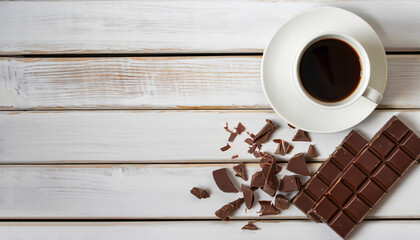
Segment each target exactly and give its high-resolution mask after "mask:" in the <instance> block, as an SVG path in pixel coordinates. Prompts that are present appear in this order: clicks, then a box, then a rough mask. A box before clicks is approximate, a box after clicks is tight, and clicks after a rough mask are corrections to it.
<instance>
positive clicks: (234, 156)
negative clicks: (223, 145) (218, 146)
mask: <svg viewBox="0 0 420 240" xmlns="http://www.w3.org/2000/svg"><path fill="white" fill-rule="evenodd" d="M238 157H239V155H238V154H235V155H233V156H232V157H231V158H232V159H235V158H238Z"/></svg>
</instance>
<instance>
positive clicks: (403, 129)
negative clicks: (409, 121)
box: [385, 120, 410, 142]
mask: <svg viewBox="0 0 420 240" xmlns="http://www.w3.org/2000/svg"><path fill="white" fill-rule="evenodd" d="M408 131H410V129H408V127H407V126H406V125H405V124H404V123H402V122H401V121H400V120H397V121H394V122H392V123H391V125H389V127H387V128H386V129H385V132H387V133H388V134H389V135H390V136H391V137H392V138H394V140H395V141H397V142H400V141H401V139H402V138H403V137H404V136H405V134H407V132H408Z"/></svg>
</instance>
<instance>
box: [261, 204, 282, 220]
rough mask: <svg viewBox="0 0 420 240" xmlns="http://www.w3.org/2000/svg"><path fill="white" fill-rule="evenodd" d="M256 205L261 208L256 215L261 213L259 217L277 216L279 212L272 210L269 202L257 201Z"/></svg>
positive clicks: (272, 207)
mask: <svg viewBox="0 0 420 240" xmlns="http://www.w3.org/2000/svg"><path fill="white" fill-rule="evenodd" d="M258 203H259V204H260V206H261V209H260V211H259V212H257V213H261V214H260V216H264V215H274V214H279V213H280V211H279V210H277V209H276V208H274V206H273V204H271V201H258Z"/></svg>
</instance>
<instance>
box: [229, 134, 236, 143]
mask: <svg viewBox="0 0 420 240" xmlns="http://www.w3.org/2000/svg"><path fill="white" fill-rule="evenodd" d="M237 135H238V134H237V133H231V134H230V136H229V139H228V142H233V140H235V138H236V136H237Z"/></svg>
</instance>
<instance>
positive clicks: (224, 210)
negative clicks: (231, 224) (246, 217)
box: [214, 198, 244, 221]
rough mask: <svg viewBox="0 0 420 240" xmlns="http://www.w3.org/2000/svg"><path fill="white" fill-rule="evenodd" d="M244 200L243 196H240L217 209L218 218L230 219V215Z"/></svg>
mask: <svg viewBox="0 0 420 240" xmlns="http://www.w3.org/2000/svg"><path fill="white" fill-rule="evenodd" d="M243 202H244V199H243V198H238V199H236V200H235V201H233V202H230V203H228V204H226V205H224V206H223V207H221V208H220V209H219V210H217V211H216V212H215V213H214V214H215V215H216V216H217V217H218V218H220V219H222V220H223V221H228V220H229V215H230V214H232V213H233V212H234V211H235V210H236V209H238V208H239V207H240V206H241V204H242V203H243Z"/></svg>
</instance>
